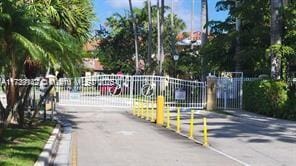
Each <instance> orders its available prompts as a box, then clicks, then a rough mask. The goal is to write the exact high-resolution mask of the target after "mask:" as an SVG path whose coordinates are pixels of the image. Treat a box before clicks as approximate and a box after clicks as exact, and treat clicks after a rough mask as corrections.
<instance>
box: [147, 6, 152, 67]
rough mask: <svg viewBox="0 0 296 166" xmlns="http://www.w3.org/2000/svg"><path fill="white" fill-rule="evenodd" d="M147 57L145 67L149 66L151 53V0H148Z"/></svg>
mask: <svg viewBox="0 0 296 166" xmlns="http://www.w3.org/2000/svg"><path fill="white" fill-rule="evenodd" d="M148 24H149V25H148V55H147V67H148V66H150V64H151V52H152V48H151V45H152V19H151V0H148Z"/></svg>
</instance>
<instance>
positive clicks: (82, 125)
mask: <svg viewBox="0 0 296 166" xmlns="http://www.w3.org/2000/svg"><path fill="white" fill-rule="evenodd" d="M60 109H61V110H63V112H64V114H65V115H66V117H67V118H68V119H70V120H71V121H72V123H73V130H72V131H73V133H72V146H71V147H72V149H71V152H72V153H71V154H72V156H71V157H70V158H71V159H72V162H77V164H78V165H79V166H97V165H100V166H104V165H110V166H111V165H112V166H182V165H184V166H191V165H192V166H193V165H194V166H196V165H202V166H204V165H209V166H211V165H212V166H216V165H227V166H232V165H240V164H239V163H238V162H236V161H234V160H231V159H229V158H227V157H225V156H223V155H221V154H218V153H216V152H214V151H212V150H209V149H207V148H204V147H203V146H201V145H199V144H196V143H194V142H193V141H190V140H188V139H186V138H184V137H182V136H179V135H177V134H176V133H174V132H172V131H169V130H167V129H165V128H162V127H158V126H156V125H155V124H152V123H149V122H146V121H142V120H139V119H137V118H134V117H132V116H131V115H130V114H129V113H127V112H126V111H127V110H124V109H120V108H114V109H110V108H109V109H106V108H93V107H70V106H67V107H65V106H64V107H61V108H60ZM73 160H75V161H73Z"/></svg>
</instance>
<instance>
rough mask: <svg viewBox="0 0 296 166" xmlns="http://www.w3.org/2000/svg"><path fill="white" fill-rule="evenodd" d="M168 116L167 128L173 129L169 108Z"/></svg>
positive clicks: (168, 109)
mask: <svg viewBox="0 0 296 166" xmlns="http://www.w3.org/2000/svg"><path fill="white" fill-rule="evenodd" d="M166 116H167V122H166V123H167V126H166V128H171V122H170V120H171V115H170V108H167V113H166Z"/></svg>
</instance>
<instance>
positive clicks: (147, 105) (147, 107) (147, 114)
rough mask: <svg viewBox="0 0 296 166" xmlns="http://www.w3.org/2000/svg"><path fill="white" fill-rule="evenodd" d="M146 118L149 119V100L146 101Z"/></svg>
mask: <svg viewBox="0 0 296 166" xmlns="http://www.w3.org/2000/svg"><path fill="white" fill-rule="evenodd" d="M145 112H146V120H149V100H147V101H146V111H145Z"/></svg>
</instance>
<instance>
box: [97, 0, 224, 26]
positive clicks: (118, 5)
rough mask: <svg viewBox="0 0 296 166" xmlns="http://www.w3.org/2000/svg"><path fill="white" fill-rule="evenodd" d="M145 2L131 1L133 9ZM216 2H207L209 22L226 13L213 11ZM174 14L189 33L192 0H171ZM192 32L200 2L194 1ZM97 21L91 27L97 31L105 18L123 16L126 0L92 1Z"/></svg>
mask: <svg viewBox="0 0 296 166" xmlns="http://www.w3.org/2000/svg"><path fill="white" fill-rule="evenodd" d="M144 1H145V0H132V3H133V7H139V8H141V7H143V6H144V5H143V4H144ZM217 1H218V0H208V10H209V20H224V19H225V18H226V17H227V12H221V11H220V12H217V11H216V9H215V6H216V2H217ZM151 2H152V5H156V0H151ZM173 3H174V9H175V11H174V13H175V14H177V16H178V17H179V18H181V19H183V20H184V22H185V23H186V25H187V29H186V30H185V31H190V20H191V8H192V0H173ZM165 4H166V5H167V6H171V0H165ZM194 4H195V5H194V25H193V27H194V31H199V30H200V27H201V26H200V13H201V5H200V4H201V0H194ZM93 5H94V7H95V12H96V16H97V19H96V21H95V23H94V25H93V28H94V29H98V27H99V25H100V24H101V25H104V23H105V21H106V18H108V17H110V16H112V14H113V13H116V12H118V13H121V14H123V13H124V11H125V10H129V3H128V0H93Z"/></svg>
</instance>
